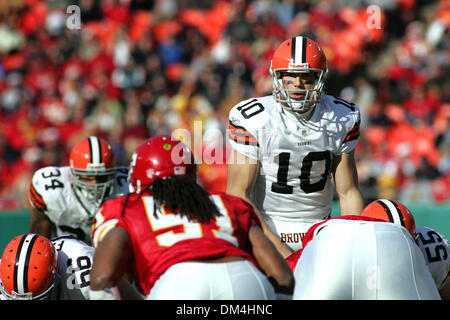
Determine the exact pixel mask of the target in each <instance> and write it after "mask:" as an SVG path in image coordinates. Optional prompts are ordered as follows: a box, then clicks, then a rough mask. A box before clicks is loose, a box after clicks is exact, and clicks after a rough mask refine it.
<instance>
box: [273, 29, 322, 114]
mask: <svg viewBox="0 0 450 320" xmlns="http://www.w3.org/2000/svg"><path fill="white" fill-rule="evenodd" d="M287 72H289V73H313V74H315V75H316V77H315V79H316V82H315V84H314V87H313V88H312V89H285V88H284V87H283V82H282V80H281V78H282V75H283V73H287ZM327 72H328V67H327V59H326V57H325V54H324V53H323V51H322V49H321V48H320V46H319V44H318V43H317V42H315V41H313V40H311V39H309V38H307V37H302V36H298V37H293V38H291V39H289V40H286V41H284V42H283V43H282V44H281V45H280V46H279V47H278V48H277V49H276V51H275V53H274V55H273V57H272V61H271V64H270V74H271V75H272V80H273V92H272V93H273V97H274V99H275V100H276V101H278V102H280V103H281V105H282V106H283V107H285V106H286V105H287V106H288V107H289V108H291V109H292V110H294V111H306V110H309V109H311V108H312V107H314V106H315V105H316V104H317V103H319V102H320V101H321V100H322V96H323V87H324V84H325V77H326V75H327ZM290 93H299V94H302V96H303V97H304V98H302V99H300V100H297V99H294V98H291V96H290Z"/></svg>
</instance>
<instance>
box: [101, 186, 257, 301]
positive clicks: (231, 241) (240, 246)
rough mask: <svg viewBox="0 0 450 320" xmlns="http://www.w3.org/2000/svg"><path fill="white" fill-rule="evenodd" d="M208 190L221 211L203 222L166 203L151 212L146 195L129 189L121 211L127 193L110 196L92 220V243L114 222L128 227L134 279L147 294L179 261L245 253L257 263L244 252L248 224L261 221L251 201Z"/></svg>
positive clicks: (250, 255)
mask: <svg viewBox="0 0 450 320" xmlns="http://www.w3.org/2000/svg"><path fill="white" fill-rule="evenodd" d="M209 194H210V198H211V200H212V201H213V202H214V203H215V204H216V206H217V208H218V210H219V212H220V213H221V214H222V216H220V217H216V219H215V220H211V221H210V222H209V223H207V224H200V223H198V222H195V221H188V219H187V218H186V217H181V216H180V215H178V214H176V213H172V212H169V211H168V210H167V209H165V208H164V206H162V207H160V210H156V213H155V210H154V201H153V197H151V196H149V195H144V196H139V195H137V194H130V196H129V199H128V201H127V205H126V208H125V210H123V206H124V202H125V199H126V197H127V196H122V197H119V198H115V199H111V200H108V201H106V202H105V203H104V204H103V206H102V207H101V209H100V211H99V213H98V214H97V216H96V219H95V221H94V227H93V233H92V236H93V244H94V245H95V246H96V245H97V244H98V243H99V241H101V238H102V237H103V236H104V234H106V232H107V231H108V230H110V229H111V228H112V227H114V226H120V227H123V228H124V229H125V230H127V232H128V235H129V237H130V240H131V243H132V246H133V253H134V261H135V270H136V273H137V279H136V280H137V281H138V284H139V285H140V287H141V288H142V290H143V292H144V293H145V294H148V293H149V292H150V289H151V288H152V286H153V284H154V283H155V281H156V280H157V279H158V278H159V277H160V276H161V275H162V274H163V273H164V272H165V271H166V270H167V269H168V268H169V267H170V266H172V265H174V264H176V263H179V262H183V261H188V260H194V259H209V258H218V257H225V256H243V257H245V258H247V259H248V260H250V261H251V262H253V263H254V264H255V265H256V266H257V267H259V266H258V265H257V263H256V260H255V259H254V257H253V256H252V254H251V253H249V252H248V251H247V248H248V245H249V240H248V231H249V228H250V227H251V226H253V225H259V220H258V218H257V216H256V215H255V213H254V211H253V208H252V206H251V205H250V204H249V203H247V202H245V201H244V200H242V199H240V198H237V197H234V196H231V195H228V194H225V193H212V192H210V193H209ZM122 211H123V212H122Z"/></svg>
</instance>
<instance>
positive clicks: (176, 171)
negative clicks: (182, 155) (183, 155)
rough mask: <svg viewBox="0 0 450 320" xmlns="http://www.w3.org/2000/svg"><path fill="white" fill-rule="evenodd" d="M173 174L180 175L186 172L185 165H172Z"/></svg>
mask: <svg viewBox="0 0 450 320" xmlns="http://www.w3.org/2000/svg"><path fill="white" fill-rule="evenodd" d="M173 174H175V175H177V176H180V175H185V174H186V167H174V168H173Z"/></svg>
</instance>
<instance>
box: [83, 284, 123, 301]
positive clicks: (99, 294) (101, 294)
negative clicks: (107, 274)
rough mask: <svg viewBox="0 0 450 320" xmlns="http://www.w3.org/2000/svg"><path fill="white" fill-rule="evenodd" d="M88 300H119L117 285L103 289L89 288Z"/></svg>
mask: <svg viewBox="0 0 450 320" xmlns="http://www.w3.org/2000/svg"><path fill="white" fill-rule="evenodd" d="M89 300H120V293H119V289H118V288H117V287H112V288H106V289H103V290H92V289H91V288H89Z"/></svg>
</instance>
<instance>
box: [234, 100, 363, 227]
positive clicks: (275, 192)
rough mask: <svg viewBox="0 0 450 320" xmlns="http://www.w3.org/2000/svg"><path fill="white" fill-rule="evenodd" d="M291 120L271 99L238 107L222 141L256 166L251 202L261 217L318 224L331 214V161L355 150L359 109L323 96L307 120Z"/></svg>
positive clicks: (246, 103)
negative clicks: (256, 172) (311, 220)
mask: <svg viewBox="0 0 450 320" xmlns="http://www.w3.org/2000/svg"><path fill="white" fill-rule="evenodd" d="M293 117H294V116H293V115H292V114H289V113H287V112H285V111H284V110H283V108H282V107H281V106H280V104H279V103H277V102H276V101H275V100H274V99H273V97H272V96H266V97H261V98H252V99H249V100H246V101H242V102H241V103H239V104H237V105H236V106H234V107H233V108H232V109H231V111H230V114H229V128H228V140H229V141H230V144H231V146H232V148H233V149H235V150H236V151H237V152H239V153H241V154H243V155H245V156H247V157H249V158H251V159H253V160H255V161H259V162H260V163H261V169H260V172H259V175H258V176H257V179H256V182H255V187H254V189H253V192H252V194H251V200H252V201H253V203H254V204H255V205H256V207H257V208H258V209H259V211H260V212H261V213H262V214H263V215H264V216H267V217H269V218H281V219H282V220H291V219H292V220H296V219H302V218H305V219H324V218H327V217H328V216H329V214H330V213H331V205H332V197H333V188H332V183H331V172H332V163H333V159H334V157H335V156H339V155H342V154H345V153H350V152H351V151H352V150H354V148H355V147H356V144H357V142H358V139H359V125H360V112H359V108H358V107H357V106H356V105H354V104H353V103H350V102H348V101H345V100H343V99H341V98H337V97H333V96H329V95H325V96H324V97H323V99H322V101H321V102H320V103H319V104H317V105H316V106H315V108H314V110H313V111H312V115H311V117H310V119H309V120H305V119H298V118H295V119H294V118H293ZM229 161H230V159H229Z"/></svg>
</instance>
